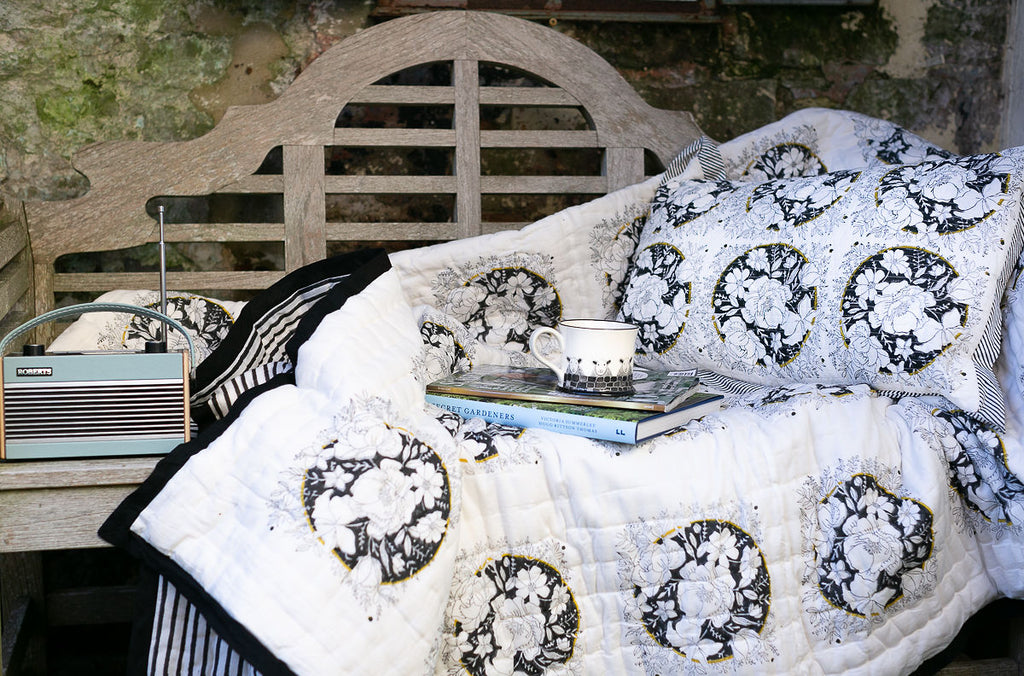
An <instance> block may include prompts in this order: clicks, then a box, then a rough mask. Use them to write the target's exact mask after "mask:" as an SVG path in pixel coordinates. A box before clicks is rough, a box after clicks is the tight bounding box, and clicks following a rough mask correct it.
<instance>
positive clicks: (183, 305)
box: [49, 290, 245, 362]
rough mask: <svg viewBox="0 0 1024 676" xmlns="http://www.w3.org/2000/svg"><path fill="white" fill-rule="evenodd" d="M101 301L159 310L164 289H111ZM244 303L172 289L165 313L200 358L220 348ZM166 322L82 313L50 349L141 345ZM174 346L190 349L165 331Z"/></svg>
mask: <svg viewBox="0 0 1024 676" xmlns="http://www.w3.org/2000/svg"><path fill="white" fill-rule="evenodd" d="M96 302H97V303H123V304H126V305H138V306H141V307H147V308H149V309H151V310H160V305H161V304H160V294H159V293H157V292H156V291H125V290H116V291H108V292H107V293H105V294H103V295H101V296H100V297H99V298H97V299H96ZM244 306H245V303H244V302H240V301H226V300H218V299H216V298H207V297H206V296H199V295H197V294H194V293H181V292H177V291H171V292H169V293H168V294H167V315H168V316H169V317H170V318H171V319H174V320H176V321H177V322H178V323H179V324H181V325H182V326H183V327H184V328H185V330H186V331H188V332H189V334H190V335H191V337H192V342H193V344H194V345H195V348H196V361H197V362H200V361H202V360H203V359H205V358H206V357H207V356H208V355H209V354H210V353H211V352H213V351H214V349H216V347H217V346H218V345H220V342H221V341H222V340H223V339H224V336H226V335H227V333H228V330H229V329H230V328H231V326H232V324H234V321H235V318H236V317H237V316H238V313H239V312H240V311H241V310H242V308H243V307H244ZM161 330H162V324H161V323H160V322H158V321H156V320H153V319H149V318H147V317H143V316H141V315H131V314H128V313H126V312H125V313H122V312H92V313H88V314H83V315H82V316H81V317H80V318H79V319H76V320H75V321H74V322H73V323H72V324H71V326H69V327H68V328H67V329H65V330H64V331H63V332H62V333H61V334H60V335H59V336H57V338H55V339H54V341H53V343H51V344H50V347H49V349H50V351H51V352H79V351H89V350H141V349H143V347H144V346H145V344H146V341H148V340H156V339H157V338H158V337H159V336H160V335H161ZM167 342H168V347H169V348H170V349H171V350H183V349H186V347H187V343H186V341H185V338H184V337H183V336H182V335H181V334H179V333H178V332H177V331H169V332H168V333H167Z"/></svg>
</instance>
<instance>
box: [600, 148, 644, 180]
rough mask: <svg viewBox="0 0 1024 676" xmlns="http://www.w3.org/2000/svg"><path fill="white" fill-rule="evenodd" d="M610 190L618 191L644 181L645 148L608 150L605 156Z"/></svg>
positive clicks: (605, 171)
mask: <svg viewBox="0 0 1024 676" xmlns="http://www.w3.org/2000/svg"><path fill="white" fill-rule="evenodd" d="M604 173H605V175H606V176H607V177H608V190H609V191H612V190H618V189H619V188H625V187H626V186H627V185H632V184H634V183H639V182H640V181H642V180H644V151H643V148H608V149H607V150H605V156H604Z"/></svg>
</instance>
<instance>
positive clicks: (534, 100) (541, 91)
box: [349, 85, 580, 108]
mask: <svg viewBox="0 0 1024 676" xmlns="http://www.w3.org/2000/svg"><path fill="white" fill-rule="evenodd" d="M349 103H352V104H356V105H368V104H370V105H372V104H391V105H422V106H443V105H454V103H455V89H454V88H452V87H443V86H441V87H438V86H429V87H428V86H410V85H402V86H391V85H370V86H369V87H366V88H365V89H363V90H362V91H360V92H359V93H357V94H356V95H355V96H353V97H352V99H351V101H349ZM480 103H481V105H485V106H497V105H506V106H544V107H552V108H565V107H575V106H578V105H580V102H579V101H577V100H576V99H575V98H574V97H573V96H572V95H570V94H568V93H567V92H564V91H562V90H561V89H556V88H554V87H480Z"/></svg>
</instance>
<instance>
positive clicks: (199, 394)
mask: <svg viewBox="0 0 1024 676" xmlns="http://www.w3.org/2000/svg"><path fill="white" fill-rule="evenodd" d="M347 277H349V274H347V273H346V274H343V275H338V276H336V277H329V278H327V279H324V280H321V281H320V282H319V283H317V284H314V285H312V286H306V287H302V288H300V289H297V290H296V291H295V292H294V293H293V294H291V295H290V296H288V297H287V298H286V299H285V300H283V301H282V302H280V303H278V304H277V305H275V306H274V307H272V308H271V309H270V311H269V312H267V313H265V314H263V315H262V316H260V317H259V318H257V319H256V320H255V321H254V322H253V325H252V328H251V329H250V331H249V333H248V334H247V335H246V336H245V339H244V341H243V344H242V346H241V348H240V349H239V350H238V352H237V353H236V355H235V358H234V360H232V361H231V362H230V364H229V365H228V366H227V367H226V368H224V369H222V375H221V377H219V378H216V379H214V380H212V381H211V382H210V383H208V384H207V385H205V386H204V387H202V388H201V389H199V390H197V391H195V392H193V394H192V402H193V405H202V404H203V403H205V402H206V401H207V399H208V398H209V397H210V396H212V394H213V392H215V391H216V390H218V389H219V388H221V387H223V386H224V385H225V384H226V383H227V382H229V381H230V380H231V379H232V378H234V377H236V376H237V375H238V374H239V373H244V372H246V371H250V370H252V369H253V368H256V367H257V366H259V365H261V364H265V363H268V362H277V361H283V358H284V357H285V356H286V352H285V347H286V345H287V343H288V339H289V338H290V337H291V335H292V333H293V332H294V329H295V327H296V326H297V325H298V323H299V322H300V321H301V320H302V317H303V315H305V313H306V311H307V310H308V309H309V308H310V307H312V306H313V305H315V304H316V303H317V301H319V300H320V299H321V298H323V296H324V295H325V294H326V293H327V292H328V291H330V290H331V288H332V287H333V286H334V285H335V284H337V283H338V282H340V281H341V280H343V279H345V278H347Z"/></svg>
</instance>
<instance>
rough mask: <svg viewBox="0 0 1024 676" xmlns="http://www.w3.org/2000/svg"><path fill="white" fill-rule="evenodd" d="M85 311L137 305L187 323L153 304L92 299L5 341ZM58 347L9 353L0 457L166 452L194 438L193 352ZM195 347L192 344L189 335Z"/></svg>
mask: <svg viewBox="0 0 1024 676" xmlns="http://www.w3.org/2000/svg"><path fill="white" fill-rule="evenodd" d="M82 312H130V313H133V314H142V315H146V316H150V317H153V318H156V319H160V320H161V321H163V322H165V323H166V324H167V325H170V326H173V327H175V328H176V329H177V330H179V331H181V332H182V333H183V334H184V335H185V336H186V338H189V336H188V334H187V333H185V331H184V329H183V328H182V327H181V326H180V325H179V324H178V323H177V322H175V321H173V320H171V319H170V318H168V317H167V316H166V315H164V314H163V313H160V312H156V311H154V310H150V309H149V308H141V307H136V306H133V305H121V304H116V303H87V304H84V305H74V306H71V307H68V308H61V309H60V310H56V311H54V312H51V313H46V314H45V315H42V316H40V317H37V318H36V319H34V320H32V321H31V322H28V323H26V324H23V325H22V326H20V327H18V329H16V330H15V331H13V332H12V333H11V334H9V335H8V336H7V337H5V338H4V340H3V341H2V342H0V354H3V353H4V351H5V349H6V347H7V345H8V344H10V343H11V342H12V341H13V339H14V338H15V337H17V336H18V335H20V334H22V333H24V332H25V331H28V330H30V329H31V328H34V327H36V326H38V325H39V324H41V323H43V322H44V321H50V320H53V319H56V318H59V317H65V316H69V315H74V314H81V313H82ZM165 345H166V341H154V342H153V343H150V344H147V351H145V352H134V351H113V352H81V353H70V352H56V353H50V354H47V353H45V352H44V351H43V350H42V346H39V345H27V346H25V348H24V349H23V351H22V354H12V355H5V356H3V389H2V390H0V459H2V460H29V459H40V458H75V457H77V458H81V457H97V456H114V455H152V454H161V453H166V452H167V451H169V450H171V449H172V448H174V447H175V446H177V445H178V444H180V443H182V442H184V441H187V440H188V439H189V425H190V421H189V404H188V399H189V387H188V385H189V369H190V359H189V353H188V352H167V351H166V350H165V348H164V346H165ZM189 349H190V351H191V350H192V344H191V339H190V338H189Z"/></svg>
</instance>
